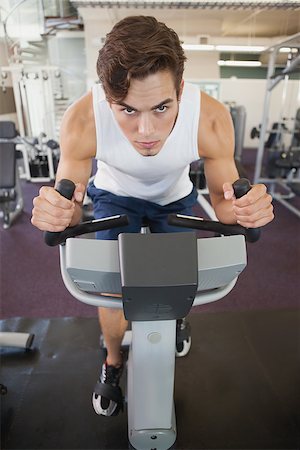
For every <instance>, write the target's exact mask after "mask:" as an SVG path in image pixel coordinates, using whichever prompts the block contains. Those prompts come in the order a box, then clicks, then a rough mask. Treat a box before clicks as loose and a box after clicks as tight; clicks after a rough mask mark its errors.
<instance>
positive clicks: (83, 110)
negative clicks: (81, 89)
mask: <svg viewBox="0 0 300 450" xmlns="http://www.w3.org/2000/svg"><path fill="white" fill-rule="evenodd" d="M64 121H65V122H66V123H67V124H68V125H69V126H70V127H71V128H77V127H78V126H80V127H84V126H88V125H89V123H90V121H94V112H93V98H92V93H91V92H87V93H86V94H85V95H83V96H82V97H80V98H79V99H78V100H76V101H75V102H74V103H72V105H70V106H69V107H68V109H67V110H66V112H65V114H64Z"/></svg>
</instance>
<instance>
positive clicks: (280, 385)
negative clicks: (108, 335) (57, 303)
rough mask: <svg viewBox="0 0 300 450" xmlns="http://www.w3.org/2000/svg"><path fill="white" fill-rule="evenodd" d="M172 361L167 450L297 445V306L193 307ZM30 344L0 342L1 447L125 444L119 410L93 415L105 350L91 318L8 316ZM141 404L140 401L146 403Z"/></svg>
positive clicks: (6, 326) (101, 449) (4, 325)
mask: <svg viewBox="0 0 300 450" xmlns="http://www.w3.org/2000/svg"><path fill="white" fill-rule="evenodd" d="M189 321H190V323H191V326H192V348H191V351H190V353H189V355H188V356H187V357H185V358H181V359H177V362H176V379H175V408H176V417H177V433H178V437H177V441H176V443H175V445H174V447H173V448H174V449H177V450H189V449H193V450H200V449H220V450H221V449H236V450H237V449H239V450H241V449H247V450H250V449H253V450H254V449H257V450H258V449H260V450H261V449H280V450H282V449H295V450H296V449H299V448H300V431H299V430H300V399H299V392H300V388H299V386H300V379H299V374H300V364H299V359H300V358H299V356H300V348H299V346H300V340H299V336H300V335H299V330H300V328H299V325H300V312H299V311H260V312H249V311H248V312H232V313H231V312H227V313H213V314H210V313H205V314H201V313H200V314H191V315H190V316H189ZM1 330H2V331H7V330H10V331H28V332H31V333H34V334H35V341H34V349H33V350H32V351H30V352H24V351H19V350H18V349H8V348H5V349H4V348H3V349H1V372H0V382H1V383H2V384H4V385H6V387H7V389H8V392H7V394H6V395H3V396H1V441H2V446H1V447H2V449H15V450H17V449H20V450H21V449H30V450H35V449H45V450H46V449H47V450H50V449H60V450H63V449H98V450H105V449H116V450H123V449H127V448H129V446H128V440H127V413H126V410H125V412H124V413H121V414H119V416H117V417H112V418H106V417H100V416H97V415H96V414H95V413H94V411H93V408H92V405H91V395H92V390H93V387H94V384H95V382H96V380H97V377H98V375H99V369H100V366H101V362H102V359H103V355H102V354H101V351H100V349H99V328H98V320H97V319H96V318H90V319H89V318H60V319H50V320H45V319H43V320H36V319H34V320H31V319H7V320H4V321H2V322H1ZM145 407H147V405H145Z"/></svg>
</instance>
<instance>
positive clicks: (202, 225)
mask: <svg viewBox="0 0 300 450" xmlns="http://www.w3.org/2000/svg"><path fill="white" fill-rule="evenodd" d="M232 186H233V190H234V195H235V197H236V198H241V197H242V196H243V195H245V194H247V192H249V191H250V189H251V185H250V183H249V180H247V179H246V178H240V179H238V180H236V181H235V182H234V183H233V185H232ZM168 223H169V224H170V225H174V226H177V227H184V228H194V229H195V230H203V231H212V232H215V233H218V234H223V235H224V236H231V235H236V234H242V235H243V236H245V239H246V241H247V242H256V241H258V239H259V238H260V228H245V227H242V226H241V225H228V224H224V223H221V222H216V221H213V220H204V219H201V218H199V217H192V216H183V215H181V214H169V216H168Z"/></svg>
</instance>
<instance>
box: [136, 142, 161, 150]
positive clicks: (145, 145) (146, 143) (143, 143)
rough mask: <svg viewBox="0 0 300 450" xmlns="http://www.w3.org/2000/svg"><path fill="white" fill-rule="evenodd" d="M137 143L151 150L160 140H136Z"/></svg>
mask: <svg viewBox="0 0 300 450" xmlns="http://www.w3.org/2000/svg"><path fill="white" fill-rule="evenodd" d="M136 143H137V145H138V146H139V147H141V148H144V149H147V150H150V149H152V148H153V147H155V146H156V145H157V144H158V143H159V141H136Z"/></svg>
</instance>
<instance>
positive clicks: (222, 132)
mask: <svg viewBox="0 0 300 450" xmlns="http://www.w3.org/2000/svg"><path fill="white" fill-rule="evenodd" d="M198 148H199V156H200V157H206V158H218V157H220V155H223V156H224V155H227V154H229V155H230V154H231V153H232V151H233V148H234V130H233V124H232V119H231V115H230V112H229V110H228V108H226V106H225V105H224V104H223V103H221V102H219V101H218V100H216V99H215V98H213V97H211V96H210V95H208V94H206V93H205V92H202V93H201V113H200V123H199V131H198Z"/></svg>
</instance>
